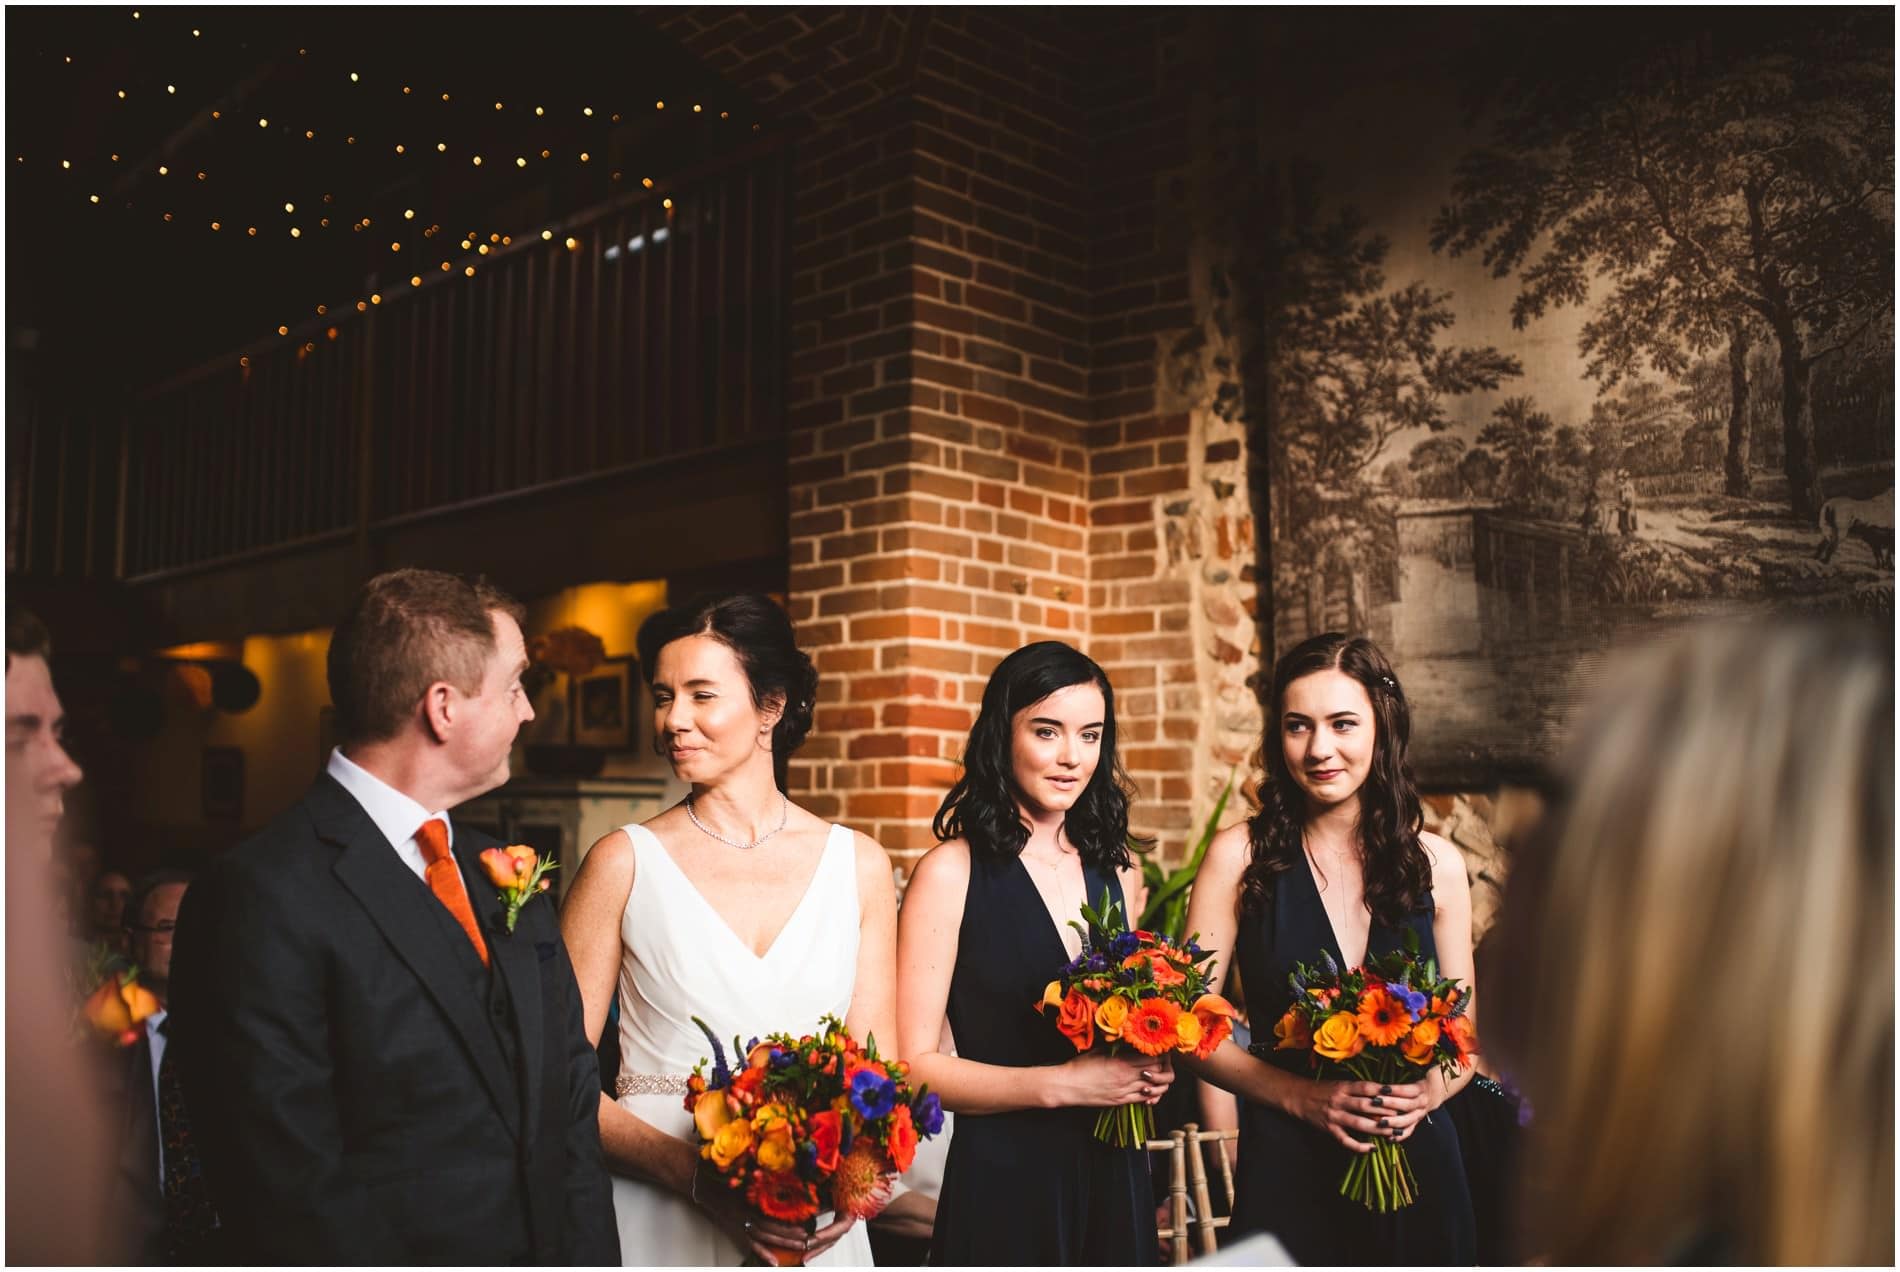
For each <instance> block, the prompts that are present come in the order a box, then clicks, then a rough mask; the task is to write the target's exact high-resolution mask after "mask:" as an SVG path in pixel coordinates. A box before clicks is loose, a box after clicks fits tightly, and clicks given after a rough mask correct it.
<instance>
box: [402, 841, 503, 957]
mask: <svg viewBox="0 0 1900 1272" xmlns="http://www.w3.org/2000/svg"><path fill="white" fill-rule="evenodd" d="M416 846H417V847H419V848H421V849H422V859H423V860H424V861H426V862H428V863H429V864H428V868H427V869H425V870H424V871H423V872H422V873H423V877H424V878H426V879H427V880H428V881H429V891H431V892H433V893H435V899H436V900H438V901H440V902H441V903H442V904H443V905H445V906H447V907H448V908H449V913H450V914H453V915H454V916H455V921H456V922H457V923H460V924H461V925H462V930H463V931H464V932H466V933H468V939H469V941H470V942H471V943H473V944H474V946H475V952H476V953H477V954H479V955H481V956H482V966H483V967H487V966H488V945H487V943H486V942H484V941H483V940H482V929H481V928H480V927H479V926H478V925H477V924H476V922H475V911H474V908H473V907H471V906H470V905H469V903H468V889H467V888H465V887H463V886H462V869H461V867H460V866H458V865H456V864H455V855H454V854H453V853H451V852H450V851H449V828H448V826H447V825H445V824H444V823H443V821H442V819H441V818H440V817H431V818H430V819H429V820H428V821H426V822H423V823H422V827H421V829H419V830H417V831H416Z"/></svg>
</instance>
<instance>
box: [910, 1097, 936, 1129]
mask: <svg viewBox="0 0 1900 1272" xmlns="http://www.w3.org/2000/svg"><path fill="white" fill-rule="evenodd" d="M911 1115H912V1120H913V1121H915V1122H916V1123H917V1129H918V1130H919V1131H921V1132H922V1133H923V1134H925V1135H935V1134H937V1132H939V1131H941V1130H943V1101H942V1100H939V1099H938V1098H937V1093H936V1092H935V1091H926V1092H924V1094H923V1098H922V1099H920V1100H918V1101H917V1105H916V1107H915V1108H913V1109H912V1110H911Z"/></svg>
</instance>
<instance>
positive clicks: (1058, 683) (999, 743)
mask: <svg viewBox="0 0 1900 1272" xmlns="http://www.w3.org/2000/svg"><path fill="white" fill-rule="evenodd" d="M1084 684H1093V685H1094V686H1095V687H1096V688H1098V689H1100V690H1101V691H1102V750H1101V756H1100V759H1099V760H1098V761H1097V763H1096V765H1095V773H1094V774H1093V776H1091V777H1090V778H1089V784H1088V785H1087V786H1086V787H1084V788H1083V789H1082V795H1081V798H1079V799H1077V800H1076V801H1075V804H1074V806H1072V807H1071V808H1070V809H1069V813H1068V816H1067V818H1066V819H1065V820H1064V822H1063V826H1062V833H1063V834H1064V835H1066V836H1067V837H1068V839H1069V842H1070V843H1072V844H1074V845H1075V847H1076V851H1077V852H1078V853H1080V854H1081V856H1082V859H1083V860H1084V861H1086V862H1089V863H1091V864H1093V865H1096V866H1105V867H1110V868H1113V869H1122V868H1124V867H1126V866H1128V865H1130V864H1132V858H1131V857H1130V856H1129V855H1128V840H1129V834H1128V805H1129V803H1130V802H1131V801H1132V800H1133V799H1134V795H1135V786H1134V783H1133V782H1131V781H1129V780H1128V774H1127V773H1126V772H1125V771H1123V769H1122V764H1121V757H1120V755H1119V754H1118V753H1117V752H1116V749H1115V690H1114V688H1113V686H1111V685H1110V684H1109V683H1108V676H1107V675H1105V674H1104V673H1103V671H1102V669H1101V668H1100V667H1098V666H1096V665H1095V660H1094V659H1092V658H1090V657H1089V656H1088V655H1086V654H1084V653H1082V652H1081V651H1080V650H1077V649H1073V648H1071V647H1069V646H1068V645H1065V644H1063V643H1062V642H1061V641H1059V640H1044V641H1037V642H1036V643H1035V644H1033V645H1024V646H1023V647H1022V648H1021V649H1019V650H1017V651H1016V652H1015V653H1013V654H1011V655H1010V656H1009V657H1007V658H1005V659H1003V661H1002V662H1000V663H998V664H997V665H996V670H995V671H993V672H991V673H990V682H989V683H988V684H987V685H985V686H983V706H982V708H981V709H980V710H979V711H978V712H977V715H976V723H975V724H974V725H973V726H971V728H970V737H969V740H968V741H966V742H965V743H964V745H963V776H962V777H960V778H958V779H957V784H956V785H955V786H952V787H951V788H950V793H949V794H948V795H945V796H944V797H943V804H942V806H941V807H939V808H938V809H937V817H936V820H935V821H934V822H932V823H931V826H932V829H933V830H935V832H936V835H937V838H938V839H957V838H962V839H966V840H968V841H969V844H970V848H971V850H972V851H973V852H977V853H981V854H983V855H985V856H989V857H1014V856H1019V855H1021V853H1022V850H1023V845H1024V844H1027V843H1028V842H1029V827H1028V826H1026V825H1024V824H1023V818H1022V813H1021V812H1020V811H1018V808H1017V790H1016V783H1015V779H1014V778H1013V776H1012V773H1013V771H1014V764H1013V763H1012V750H1013V742H1014V736H1015V724H1016V715H1017V713H1018V712H1020V711H1021V710H1023V709H1024V708H1025V707H1030V706H1034V705H1035V704H1036V703H1038V702H1041V701H1042V700H1043V699H1044V698H1047V697H1048V696H1049V695H1050V694H1052V693H1054V692H1056V691H1057V690H1058V689H1067V688H1069V687H1070V686H1071V685H1084ZM1138 842H1143V843H1145V842H1146V841H1145V840H1139V841H1138Z"/></svg>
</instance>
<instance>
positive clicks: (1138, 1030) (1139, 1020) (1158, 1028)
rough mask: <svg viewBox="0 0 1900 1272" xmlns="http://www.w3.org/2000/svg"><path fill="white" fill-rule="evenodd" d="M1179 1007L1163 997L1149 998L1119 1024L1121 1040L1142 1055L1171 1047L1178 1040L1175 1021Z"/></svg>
mask: <svg viewBox="0 0 1900 1272" xmlns="http://www.w3.org/2000/svg"><path fill="white" fill-rule="evenodd" d="M1180 1015H1181V1009H1180V1008H1179V1007H1176V1006H1175V1005H1174V1004H1173V1003H1171V1002H1169V1001H1168V1000H1167V999H1165V998H1150V999H1147V1000H1145V1001H1143V1002H1142V1003H1141V1004H1140V1005H1138V1006H1137V1007H1136V1008H1135V1009H1134V1010H1133V1011H1131V1012H1129V1013H1128V1019H1127V1020H1126V1021H1124V1022H1123V1024H1122V1041H1123V1042H1125V1043H1127V1044H1128V1045H1129V1046H1131V1047H1133V1048H1134V1049H1135V1050H1136V1051H1139V1052H1141V1054H1142V1055H1144V1056H1158V1055H1160V1054H1161V1053H1162V1052H1164V1051H1172V1050H1173V1049H1174V1047H1175V1044H1176V1042H1177V1040H1178V1035H1177V1034H1176V1033H1175V1031H1174V1022H1175V1020H1176V1019H1177V1018H1179V1017H1180Z"/></svg>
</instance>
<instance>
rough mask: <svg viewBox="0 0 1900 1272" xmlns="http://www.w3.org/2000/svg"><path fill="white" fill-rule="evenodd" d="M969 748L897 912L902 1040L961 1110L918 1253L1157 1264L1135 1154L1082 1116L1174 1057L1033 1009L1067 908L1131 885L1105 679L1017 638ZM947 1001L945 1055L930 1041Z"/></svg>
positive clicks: (1068, 653)
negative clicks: (1093, 1034) (931, 1226)
mask: <svg viewBox="0 0 1900 1272" xmlns="http://www.w3.org/2000/svg"><path fill="white" fill-rule="evenodd" d="M963 762H964V769H963V777H962V779H961V780H960V781H958V782H957V784H956V785H955V786H954V787H952V788H951V791H950V793H949V795H948V796H946V797H945V799H944V802H943V806H942V807H941V808H940V809H939V810H938V812H937V819H936V833H937V836H938V837H939V838H940V839H942V840H943V841H944V842H942V843H940V844H938V845H937V847H936V848H934V849H932V850H931V851H930V853H929V854H927V855H926V856H925V857H924V859H923V860H922V861H921V862H919V863H918V865H917V870H916V873H915V874H914V875H913V876H912V878H911V883H910V888H909V890H908V891H907V893H906V894H905V898H904V905H903V908H902V910H901V911H900V912H899V915H898V936H897V972H898V1017H897V1035H898V1048H899V1052H900V1054H901V1055H902V1056H903V1057H904V1058H905V1059H907V1060H908V1061H909V1062H910V1065H911V1081H912V1082H913V1083H919V1082H921V1083H928V1084H929V1086H930V1089H931V1090H933V1091H935V1092H936V1093H937V1094H938V1095H940V1096H941V1097H942V1098H943V1102H944V1105H945V1107H947V1108H949V1109H951V1110H953V1111H954V1112H955V1113H956V1114H957V1121H956V1132H955V1134H954V1135H953V1136H952V1137H951V1140H950V1155H949V1161H948V1164H947V1165H946V1167H945V1170H944V1180H943V1191H942V1193H941V1195H940V1196H939V1198H938V1201H937V1217H936V1230H935V1233H934V1235H933V1238H932V1240H931V1247H930V1261H931V1263H933V1264H940V1265H941V1264H955V1265H964V1266H971V1265H997V1264H1070V1265H1074V1264H1136V1265H1142V1264H1146V1265H1152V1264H1154V1262H1155V1261H1156V1238H1155V1216H1154V1193H1153V1190H1152V1189H1151V1187H1150V1186H1149V1183H1148V1165H1147V1161H1146V1155H1145V1154H1144V1152H1143V1151H1142V1150H1141V1149H1138V1148H1135V1149H1113V1148H1109V1147H1108V1146H1107V1145H1105V1144H1101V1143H1099V1142H1097V1141H1096V1140H1095V1138H1094V1125H1095V1118H1096V1114H1097V1113H1098V1111H1099V1110H1100V1109H1102V1108H1104V1107H1109V1106H1114V1105H1121V1104H1131V1103H1134V1102H1135V1101H1138V1100H1139V1101H1143V1102H1145V1103H1149V1104H1153V1103H1154V1102H1155V1101H1156V1100H1158V1099H1160V1097H1161V1095H1162V1093H1163V1092H1165V1091H1166V1090H1167V1087H1168V1084H1169V1083H1170V1082H1172V1081H1173V1078H1174V1073H1173V1070H1172V1069H1171V1068H1170V1067H1169V1064H1168V1061H1167V1059H1166V1058H1165V1057H1164V1058H1162V1059H1147V1058H1145V1057H1142V1056H1139V1055H1129V1056H1125V1057H1117V1058H1114V1059H1110V1058H1108V1057H1106V1056H1101V1055H1084V1056H1078V1055H1076V1053H1075V1048H1074V1047H1073V1046H1071V1045H1070V1044H1069V1042H1068V1041H1067V1040H1066V1039H1064V1038H1063V1037H1062V1036H1061V1035H1060V1034H1058V1033H1057V1032H1056V1030H1055V1027H1054V1023H1053V1022H1052V1021H1050V1020H1048V1019H1046V1018H1044V1017H1043V1016H1041V1015H1038V1014H1037V1012H1036V1011H1035V1004H1036V1002H1037V1001H1038V1000H1039V999H1040V998H1041V997H1042V992H1043V987H1044V986H1045V985H1047V984H1048V983H1049V981H1050V980H1052V979H1054V978H1055V977H1056V976H1057V975H1059V974H1060V973H1061V971H1062V969H1063V967H1064V966H1065V965H1066V964H1067V963H1068V962H1069V961H1070V960H1071V959H1072V958H1074V957H1075V956H1076V954H1077V953H1078V951H1079V950H1080V948H1081V937H1080V934H1079V933H1077V932H1076V931H1075V929H1073V928H1071V927H1069V926H1068V923H1069V921H1070V920H1071V919H1075V920H1078V921H1079V920H1080V915H1081V909H1082V905H1083V903H1084V901H1085V900H1086V901H1087V902H1088V903H1089V904H1090V905H1099V904H1100V902H1101V897H1102V894H1103V892H1104V890H1106V891H1107V893H1108V895H1109V896H1110V897H1111V898H1112V899H1113V900H1115V901H1117V902H1122V903H1123V912H1124V913H1127V912H1128V907H1129V905H1131V904H1138V903H1139V897H1138V896H1137V895H1135V893H1136V889H1137V887H1138V886H1139V879H1140V876H1139V875H1138V874H1137V873H1136V872H1135V871H1134V869H1133V863H1132V861H1131V859H1130V857H1129V854H1128V848H1127V841H1128V799H1129V785H1128V780H1127V778H1126V776H1125V775H1124V774H1123V773H1122V772H1121V768H1120V765H1119V763H1118V762H1117V760H1116V757H1115V696H1114V691H1113V690H1112V689H1110V688H1109V684H1108V678H1107V677H1106V676H1105V675H1103V674H1102V669H1101V668H1100V667H1098V666H1096V665H1095V663H1094V662H1092V661H1091V660H1090V659H1088V658H1087V657H1085V656H1084V655H1082V654H1080V653H1078V652H1077V651H1075V650H1074V649H1071V648H1070V647H1069V646H1067V645H1064V644H1061V643H1059V642H1056V641H1044V642H1041V643H1039V644H1034V645H1029V646H1025V647H1024V648H1022V649H1019V650H1017V651H1016V652H1015V653H1013V654H1011V655H1010V656H1009V657H1007V658H1005V659H1004V660H1003V661H1002V663H1001V664H1000V665H998V667H997V668H996V671H995V672H994V673H993V674H992V675H991V677H990V682H989V684H988V686H987V687H986V688H985V689H984V692H983V706H982V710H981V711H980V712H979V714H978V716H977V721H976V724H975V726H974V727H973V728H972V729H971V731H970V738H969V741H968V743H967V744H966V745H965V748H964V755H963ZM1130 926H1133V924H1132V922H1131V924H1130ZM946 1019H948V1021H949V1024H950V1028H951V1030H952V1033H953V1035H954V1038H955V1042H956V1054H954V1055H951V1054H946V1053H944V1052H942V1051H940V1050H939V1046H940V1039H941V1037H942V1034H943V1025H944V1022H945V1020H946Z"/></svg>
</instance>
